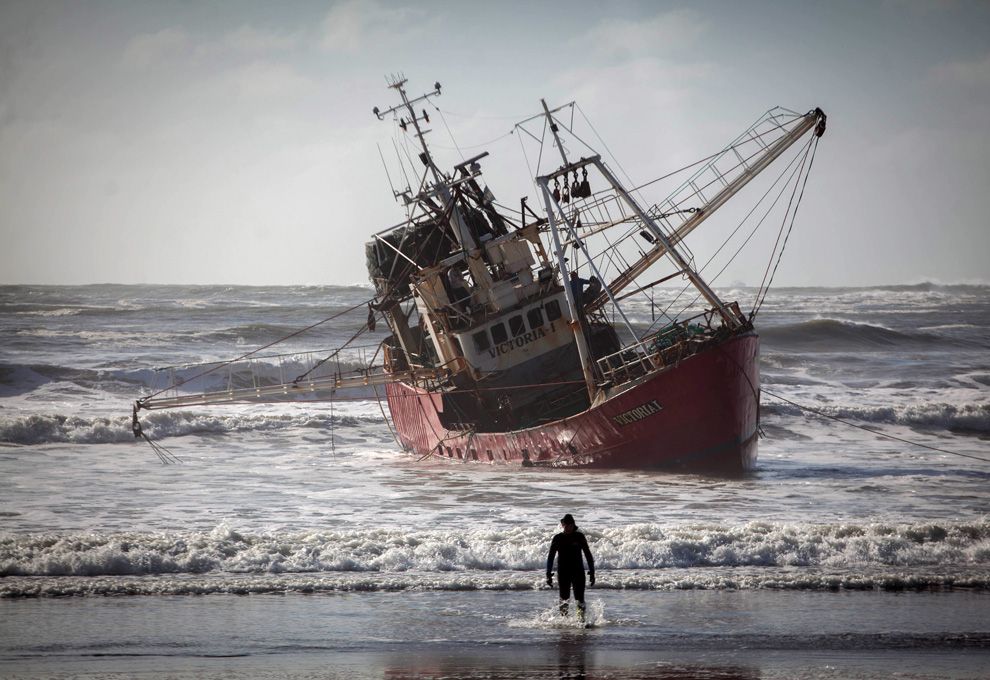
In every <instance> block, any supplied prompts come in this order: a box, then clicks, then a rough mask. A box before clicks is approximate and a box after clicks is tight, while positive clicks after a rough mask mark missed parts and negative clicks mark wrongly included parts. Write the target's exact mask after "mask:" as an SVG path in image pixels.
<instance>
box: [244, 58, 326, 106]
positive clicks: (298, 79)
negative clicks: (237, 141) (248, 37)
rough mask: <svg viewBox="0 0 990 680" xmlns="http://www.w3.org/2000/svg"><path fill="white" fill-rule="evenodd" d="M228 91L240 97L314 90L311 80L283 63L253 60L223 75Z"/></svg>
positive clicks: (287, 95)
mask: <svg viewBox="0 0 990 680" xmlns="http://www.w3.org/2000/svg"><path fill="white" fill-rule="evenodd" d="M224 80H225V82H226V84H227V85H228V87H229V88H230V90H231V91H232V92H233V93H234V94H235V95H236V96H238V97H240V98H242V99H257V100H265V99H283V98H290V97H299V96H303V95H306V94H309V93H312V92H314V91H315V89H316V88H315V83H314V82H313V81H312V80H311V79H310V78H307V77H306V76H303V75H301V74H300V73H298V72H297V71H296V70H295V69H293V68H292V67H291V66H288V65H287V64H279V63H274V62H267V61H255V62H252V63H250V64H245V65H244V66H241V67H239V68H236V69H234V70H232V71H230V72H228V73H226V74H225V75H224Z"/></svg>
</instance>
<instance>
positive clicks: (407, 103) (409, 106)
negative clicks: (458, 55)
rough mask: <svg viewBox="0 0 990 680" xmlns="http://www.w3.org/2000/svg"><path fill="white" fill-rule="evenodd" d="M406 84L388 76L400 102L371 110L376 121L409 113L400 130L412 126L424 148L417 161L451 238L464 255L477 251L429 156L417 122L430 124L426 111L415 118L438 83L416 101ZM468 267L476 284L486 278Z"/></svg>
mask: <svg viewBox="0 0 990 680" xmlns="http://www.w3.org/2000/svg"><path fill="white" fill-rule="evenodd" d="M405 84H406V79H405V78H404V77H402V76H390V77H389V79H388V86H389V88H390V89H393V90H395V91H396V92H398V93H399V96H400V97H401V98H402V103H401V104H396V105H395V106H392V107H390V108H388V109H386V110H385V111H381V110H379V108H378V107H377V106H376V107H375V108H374V109H373V112H374V114H375V115H376V116H377V117H378V120H385V116H387V115H388V114H390V113H392V114H394V113H396V112H403V111H404V112H405V113H408V114H409V121H408V122H407V121H406V118H405V115H404V114H403V115H400V116H399V126H400V127H401V128H402V129H403V130H405V129H406V128H407V126H408V125H410V124H411V125H412V126H413V128H414V129H415V130H416V134H415V137H416V139H417V140H419V145H420V147H421V148H422V149H423V150H422V151H421V152H420V154H419V159H420V161H422V162H423V165H425V166H426V167H427V169H429V171H430V174H432V175H433V184H434V187H435V193H436V195H437V196H439V198H440V202H441V204H442V205H443V207H444V209H445V210H446V211H448V212H449V213H450V225H451V228H452V229H453V232H454V235H455V237H456V238H457V241H458V243H459V244H460V246H461V248H462V249H463V250H464V251H465V252H470V251H471V250H474V249H475V248H477V247H478V244H477V242H476V240H475V238H474V235H473V234H472V233H471V230H470V229H469V228H468V225H467V222H466V221H465V220H464V217H463V215H462V214H461V212H460V210H459V209H458V207H457V205H456V203H455V201H454V198H453V194H452V193H451V191H450V186H449V183H448V181H447V179H446V178H445V177H444V176H443V174H442V173H441V172H440V169H439V168H438V167H437V166H436V163H434V162H433V156H432V155H431V154H430V148H429V146H428V145H427V144H426V133H427V132H429V130H424V129H423V128H422V127H420V122H427V123H429V122H430V117H429V115H428V114H427V113H426V110H425V109H424V110H423V113H422V114H421V115H419V116H417V115H416V110H415V109H414V108H413V105H414V104H417V103H419V102H421V101H428V100H429V99H430V98H431V97H439V96H440V83H439V82H436V83H433V91H432V92H427V93H426V94H423V95H420V96H419V97H416V98H415V99H410V98H409V95H407V94H406V90H405V87H404V85H405ZM469 267H470V269H471V275H472V276H474V277H475V280H476V281H478V279H479V278H486V274H487V272H484V273H483V272H482V270H483V269H484V267H478V266H472V265H471V264H470V263H469Z"/></svg>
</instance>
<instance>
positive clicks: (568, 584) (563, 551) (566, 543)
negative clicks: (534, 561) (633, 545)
mask: <svg viewBox="0 0 990 680" xmlns="http://www.w3.org/2000/svg"><path fill="white" fill-rule="evenodd" d="M581 553H584V556H585V557H586V558H587V559H588V572H589V573H591V574H594V573H595V558H593V557H592V556H591V549H590V548H588V539H586V538H585V537H584V534H582V533H581V532H580V531H578V530H577V529H575V530H574V531H572V532H571V533H569V534H568V533H566V532H564V531H561V532H560V533H559V534H557V535H556V536H554V537H553V540H552V541H551V542H550V554H549V555H547V576H548V577H549V576H550V574H552V573H553V558H554V557H555V556H556V557H557V586H558V587H559V588H560V599H561V600H567V599H569V598H570V596H571V588H572V587H573V588H574V599H575V600H577V602H578V607H579V608H582V609H583V607H584V561H583V560H582V559H581ZM592 580H594V579H592Z"/></svg>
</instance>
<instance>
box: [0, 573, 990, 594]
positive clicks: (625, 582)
mask: <svg viewBox="0 0 990 680" xmlns="http://www.w3.org/2000/svg"><path fill="white" fill-rule="evenodd" d="M545 587H546V586H545V577H544V576H543V575H542V574H541V573H540V572H539V571H533V570H530V571H525V572H519V571H504V572H480V571H472V572H425V573H413V572H403V573H341V572H337V573H319V574H312V573H307V574H284V573H283V574H227V573H217V574H164V575H157V576H154V577H151V578H149V577H148V576H133V575H125V576H40V577H39V576H31V577H18V576H10V577H6V578H4V579H3V580H0V598H21V597H72V596H141V595H152V596H161V595H214V594H227V595H260V594H285V593H305V594H311V593H341V592H342V593H366V592H371V593H374V592H402V591H420V592H452V591H454V592H472V591H527V590H542V589H544V588H545ZM957 588H958V589H970V590H981V591H985V590H990V574H988V573H987V571H986V569H982V568H954V569H952V570H931V569H924V568H921V569H903V568H894V569H877V570H863V569H859V570H849V571H844V572H840V571H837V570H830V569H816V568H803V569H795V568H780V569H766V568H762V569H754V568H747V567H712V568H705V569H665V570H649V571H647V570H621V571H620V570H609V569H605V568H602V569H600V570H599V574H598V582H597V583H596V585H595V589H596V590H633V591H648V590H649V591H676V590H805V591H808V590H810V591H836V590H855V591H862V590H883V591H903V590H950V589H957Z"/></svg>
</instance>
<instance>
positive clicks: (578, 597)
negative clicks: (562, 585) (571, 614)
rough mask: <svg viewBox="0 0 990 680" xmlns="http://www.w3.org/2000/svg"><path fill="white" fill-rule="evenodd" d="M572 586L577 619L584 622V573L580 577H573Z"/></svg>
mask: <svg viewBox="0 0 990 680" xmlns="http://www.w3.org/2000/svg"><path fill="white" fill-rule="evenodd" d="M572 585H573V586H574V601H575V602H576V603H577V615H578V619H580V620H581V621H584V572H581V575H580V576H575V577H574V581H573V582H572Z"/></svg>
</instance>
